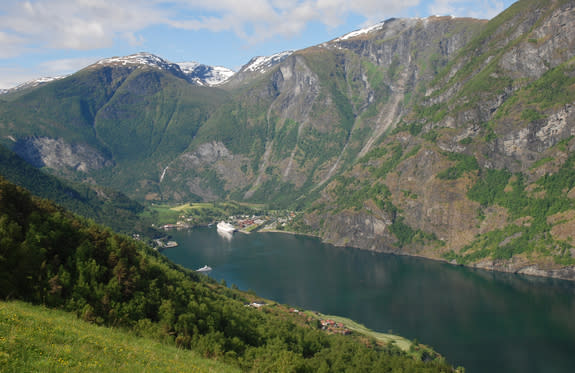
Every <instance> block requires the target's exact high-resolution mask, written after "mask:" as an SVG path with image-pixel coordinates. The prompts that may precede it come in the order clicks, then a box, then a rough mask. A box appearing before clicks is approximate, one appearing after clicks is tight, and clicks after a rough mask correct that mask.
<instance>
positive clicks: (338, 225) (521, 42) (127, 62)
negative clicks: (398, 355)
mask: <svg viewBox="0 0 575 373" xmlns="http://www.w3.org/2000/svg"><path fill="white" fill-rule="evenodd" d="M573 19H574V10H573V4H572V3H571V2H569V1H543V2H541V1H534V0H522V1H518V2H517V3H515V4H513V5H512V6H511V7H510V8H509V9H506V10H505V11H504V12H502V13H501V14H499V15H498V16H497V17H495V18H493V19H492V20H490V21H485V20H477V19H472V18H456V17H435V16H433V17H427V18H414V19H389V20H386V21H384V22H381V23H379V24H377V27H375V26H374V27H371V28H368V29H365V30H360V31H358V32H352V33H350V34H347V35H345V36H342V37H339V38H336V39H334V40H331V41H327V42H324V43H322V44H318V45H314V46H310V47H308V48H305V49H302V50H296V51H287V52H282V53H278V54H276V55H274V56H269V57H258V58H254V59H253V60H252V61H249V62H248V63H247V64H246V65H244V66H243V67H242V68H241V69H239V71H238V72H237V73H231V72H229V71H228V72H226V71H223V70H222V69H218V68H210V67H206V66H204V67H199V65H196V64H182V65H181V66H180V65H178V64H174V63H171V62H169V61H166V60H164V59H162V58H161V57H158V56H155V55H151V54H148V53H140V54H137V55H132V56H126V57H114V58H108V59H103V60H101V61H99V62H97V63H95V64H93V65H90V66H87V67H86V68H84V69H82V70H81V71H78V72H77V73H75V74H72V75H70V76H67V77H63V78H61V79H56V80H52V81H46V82H43V83H40V84H36V85H28V86H23V87H21V88H20V89H18V90H17V91H8V92H7V93H6V92H5V93H4V94H2V95H0V143H1V144H2V145H3V146H5V147H6V148H8V149H9V150H11V151H13V152H15V153H16V154H18V155H19V156H20V157H22V158H23V159H24V160H25V161H26V162H28V163H29V164H31V165H33V166H35V167H41V168H43V169H44V170H46V171H48V172H49V173H51V174H52V175H54V176H57V177H60V178H64V179H67V180H68V181H71V182H75V183H80V184H90V185H99V186H102V187H105V188H109V189H110V190H119V191H122V192H123V193H125V194H126V195H127V196H128V197H130V198H132V199H133V200H135V201H137V202H138V203H141V204H144V205H152V204H170V205H177V204H185V203H200V202H201V203H212V202H216V201H232V200H233V201H240V202H245V203H256V204H266V205H268V206H269V207H270V209H285V210H290V211H298V212H301V213H300V214H298V217H297V219H295V221H294V222H293V223H292V224H291V225H290V226H291V228H290V229H291V230H294V231H296V232H298V233H305V234H312V235H316V236H318V237H320V238H321V239H322V240H324V241H325V242H328V243H332V244H334V245H341V246H352V247H357V248H361V249H366V250H373V251H378V252H391V253H396V254H401V255H416V256H424V257H428V258H432V259H436V260H445V261H449V262H452V263H456V264H461V265H468V266H477V267H481V268H487V269H492V270H501V271H511V272H521V273H530V274H535V275H541V276H552V277H559V278H564V279H573V278H575V277H574V276H575V270H574V266H575V257H574V256H573V254H572V253H573V252H574V250H575V249H574V246H573V243H572V236H571V235H569V234H568V233H566V232H568V231H569V230H570V228H569V227H571V226H572V225H573V221H574V220H573V216H572V215H573V214H572V211H573V210H575V205H574V202H573V196H572V195H573V190H574V189H575V181H574V180H575V179H573V178H572V176H571V172H572V171H571V168H572V159H573V158H572V157H573V156H572V154H573V148H574V147H575V140H574V137H573V136H574V135H575V132H574V131H573V125H572V123H573V120H574V117H573V115H574V114H573V113H575V111H573V110H572V106H573V102H575V101H574V100H575V91H574V89H573V82H574V79H575V78H574V75H573V58H575V55H573V48H572V45H573V43H574V40H575V36H574V35H573V33H572V32H568V30H570V25H572V23H573ZM202 74H203V75H202ZM210 74H211V75H210ZM218 74H219V75H218Z"/></svg>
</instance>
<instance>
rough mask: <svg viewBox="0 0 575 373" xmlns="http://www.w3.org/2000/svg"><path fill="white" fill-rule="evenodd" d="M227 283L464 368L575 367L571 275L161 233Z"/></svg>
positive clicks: (184, 258)
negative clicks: (419, 347) (428, 349)
mask: <svg viewBox="0 0 575 373" xmlns="http://www.w3.org/2000/svg"><path fill="white" fill-rule="evenodd" d="M171 234H172V235H173V237H174V239H175V240H176V241H178V242H179V244H180V246H179V247H177V248H172V249H168V250H165V251H164V254H165V255H166V256H167V257H168V258H170V259H171V260H172V261H174V262H176V263H178V264H181V265H183V266H185V267H187V268H191V269H197V268H200V267H202V266H203V265H209V266H211V267H212V268H213V270H212V271H211V272H210V274H209V275H210V276H211V277H213V278H214V279H217V280H218V281H219V280H225V281H226V283H227V284H228V286H231V285H232V284H235V285H237V286H238V287H239V288H240V289H242V290H254V291H255V292H256V293H257V294H258V295H260V296H262V297H264V298H268V299H273V300H275V301H278V302H281V303H285V304H289V305H292V306H294V307H301V308H305V309H311V310H316V311H319V312H322V313H325V314H334V315H341V316H345V317H349V318H351V319H353V320H355V321H358V322H359V323H362V324H364V325H366V326H367V327H369V328H371V329H373V330H376V331H381V332H389V331H392V332H393V333H395V334H399V335H402V336H404V337H406V338H408V339H417V340H418V341H419V342H420V343H424V344H427V345H430V346H432V347H433V348H434V349H435V350H437V351H438V352H439V353H441V354H442V355H443V356H445V358H446V359H447V361H449V362H450V363H451V364H453V365H454V366H460V365H461V366H464V367H465V368H466V371H467V372H472V373H473V372H575V284H574V283H572V282H569V281H560V280H553V279H545V278H537V277H529V276H518V275H512V274H504V273H493V272H486V271H480V270H473V269H468V268H463V267H457V266H451V265H449V264H446V263H441V262H435V261H430V260H425V259H419V258H411V257H399V256H393V255H385V254H378V253H373V252H368V251H362V250H357V249H350V248H338V247H334V246H331V245H326V244H323V243H321V242H320V241H319V240H318V239H315V238H310V237H304V236H294V235H289V234H281V233H254V234H250V235H246V234H242V233H236V234H234V236H233V238H231V239H230V238H226V237H222V236H220V235H219V234H218V233H217V232H216V230H215V229H208V228H205V229H197V230H193V231H189V232H186V231H181V232H173V233H171Z"/></svg>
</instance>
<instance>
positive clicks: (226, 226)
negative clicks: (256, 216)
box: [218, 221, 237, 233]
mask: <svg viewBox="0 0 575 373" xmlns="http://www.w3.org/2000/svg"><path fill="white" fill-rule="evenodd" d="M218 230H219V231H222V232H227V233H233V232H235V231H236V230H237V229H236V227H234V226H233V225H231V224H230V223H226V222H225V221H221V222H219V223H218Z"/></svg>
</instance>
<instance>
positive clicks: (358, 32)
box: [335, 21, 385, 41]
mask: <svg viewBox="0 0 575 373" xmlns="http://www.w3.org/2000/svg"><path fill="white" fill-rule="evenodd" d="M384 24H385V21H383V22H379V23H376V24H375V25H372V26H368V27H365V28H362V29H359V30H355V31H352V32H350V33H348V34H345V35H343V36H341V37H339V38H337V39H335V41H343V40H347V39H351V38H354V37H356V36H359V35H364V34H368V33H370V32H373V31H378V30H381V28H382V27H383V25H384Z"/></svg>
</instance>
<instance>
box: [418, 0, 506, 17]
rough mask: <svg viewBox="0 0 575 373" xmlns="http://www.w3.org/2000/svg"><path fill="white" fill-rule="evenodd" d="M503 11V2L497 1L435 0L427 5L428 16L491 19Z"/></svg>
mask: <svg viewBox="0 0 575 373" xmlns="http://www.w3.org/2000/svg"><path fill="white" fill-rule="evenodd" d="M504 9H505V4H504V3H503V1H497V0H481V1H469V0H435V2H433V3H432V4H431V5H429V11H430V14H436V15H455V16H458V17H473V18H482V19H491V18H493V17H495V16H496V15H498V14H499V13H501V12H502V11H503V10H504Z"/></svg>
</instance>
